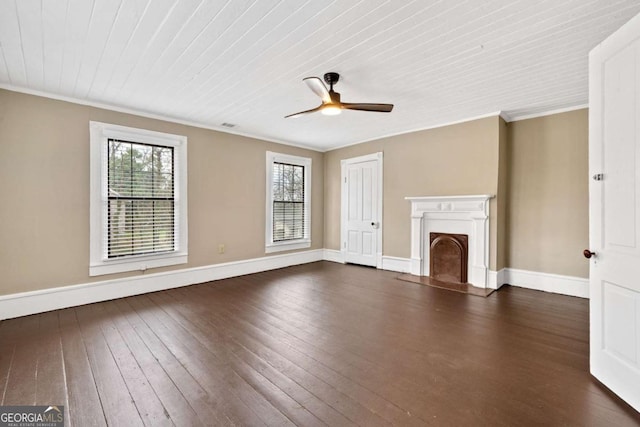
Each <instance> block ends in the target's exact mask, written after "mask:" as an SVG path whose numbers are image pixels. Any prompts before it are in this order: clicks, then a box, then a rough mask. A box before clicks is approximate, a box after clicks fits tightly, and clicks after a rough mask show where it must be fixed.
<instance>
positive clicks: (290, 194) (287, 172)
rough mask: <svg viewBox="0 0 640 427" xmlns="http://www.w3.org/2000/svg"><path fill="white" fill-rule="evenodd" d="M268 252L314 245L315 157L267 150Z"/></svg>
mask: <svg viewBox="0 0 640 427" xmlns="http://www.w3.org/2000/svg"><path fill="white" fill-rule="evenodd" d="M266 213H267V215H266V217H267V223H266V236H265V237H266V252H267V253H270V252H278V251H286V250H291V249H303V248H308V247H310V246H311V238H310V236H311V232H310V226H311V159H309V158H306V157H297V156H289V155H285V154H278V153H272V152H270V151H269V152H267V212H266Z"/></svg>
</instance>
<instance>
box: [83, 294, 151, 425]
mask: <svg viewBox="0 0 640 427" xmlns="http://www.w3.org/2000/svg"><path fill="white" fill-rule="evenodd" d="M96 311H101V309H100V305H98V304H92V305H88V306H82V307H78V308H76V309H75V312H76V316H77V318H78V324H79V325H80V332H81V334H82V339H83V341H84V342H85V348H86V351H87V356H88V359H89V364H90V366H91V371H92V372H93V377H94V379H95V383H96V388H97V390H98V394H99V395H100V401H101V402H102V407H103V410H104V416H105V418H106V420H107V424H109V425H122V426H125V425H127V426H142V425H144V422H143V420H142V415H144V414H140V413H139V412H138V409H137V408H136V405H135V402H134V400H133V396H131V392H130V391H129V389H128V388H127V385H126V383H125V381H124V379H123V377H122V374H121V373H120V368H119V366H118V361H117V360H115V359H114V357H113V355H112V354H111V351H110V349H109V346H108V344H107V342H106V341H105V338H104V336H103V335H102V332H101V331H100V316H97V315H96Z"/></svg>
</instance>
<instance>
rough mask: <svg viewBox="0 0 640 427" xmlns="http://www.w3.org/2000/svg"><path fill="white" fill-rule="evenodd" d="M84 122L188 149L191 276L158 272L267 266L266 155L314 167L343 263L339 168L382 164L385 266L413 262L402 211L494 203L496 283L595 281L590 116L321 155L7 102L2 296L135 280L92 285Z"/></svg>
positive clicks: (480, 127)
mask: <svg viewBox="0 0 640 427" xmlns="http://www.w3.org/2000/svg"><path fill="white" fill-rule="evenodd" d="M90 120H95V121H102V122H107V123H114V124H120V125H125V126H133V127H139V128H145V129H150V130H156V131H160V132H169V133H175V134H181V135H186V136H187V137H188V139H189V143H188V144H189V145H188V161H189V163H188V168H189V264H187V265H181V266H176V267H171V268H163V269H157V270H153V271H154V272H155V271H163V270H168V269H180V268H186V267H196V266H203V265H211V264H216V263H221V262H228V261H235V260H241V259H248V258H255V257H262V256H265V253H264V227H265V224H264V222H265V221H264V211H265V209H264V204H265V194H264V193H265V190H264V177H265V170H264V168H265V152H266V151H267V150H270V151H277V152H283V153H290V154H296V155H303V156H310V157H312V158H313V190H312V249H319V248H322V247H326V248H328V249H339V248H340V160H342V159H346V158H351V157H356V156H360V155H364V154H370V153H374V152H378V151H382V152H384V211H383V215H384V233H383V254H384V255H387V256H397V257H404V258H408V257H409V256H410V248H409V239H410V221H409V215H410V205H409V203H408V202H407V201H406V200H404V197H406V196H425V195H463V194H495V195H497V197H496V198H494V199H493V200H492V202H491V228H492V235H491V247H492V251H491V254H490V259H491V260H490V261H491V262H490V268H491V269H492V270H496V269H498V270H499V269H501V268H503V267H510V268H516V269H524V270H531V271H538V272H545V273H555V274H563V275H569V276H578V277H588V263H587V262H586V261H585V260H584V259H583V258H582V256H581V251H582V249H584V248H586V247H587V244H588V215H587V211H588V180H587V156H588V134H587V133H588V122H587V111H586V110H580V111H574V112H569V113H563V114H557V115H551V116H546V117H541V118H536V119H530V120H523V121H518V122H512V123H509V124H506V123H505V122H504V121H503V120H502V119H501V118H499V117H490V118H486V119H481V120H475V121H471V122H466V123H461V124H457V125H452V126H446V127H442V128H437V129H431V130H425V131H419V132H414V133H410V134H405V135H399V136H395V137H390V138H384V139H380V140H377V141H372V142H368V143H364V144H358V145H354V146H351V147H346V148H343V149H339V150H334V151H330V152H328V153H324V154H322V153H317V152H313V151H309V150H303V149H298V148H294V147H289V146H285V145H279V144H274V143H269V142H265V141H261V140H257V139H251V138H245V137H241V136H234V135H230V134H226V133H220V132H215V131H211V130H205V129H200V128H195V127H190V126H183V125H179V124H175V123H169V122H165V121H160V120H153V119H147V118H143V117H139V116H134V115H130V114H123V113H117V112H113V111H108V110H102V109H97V108H92V107H87V106H81V105H77V104H71V103H66V102H61V101H55V100H51V99H46V98H40V97H35V96H30V95H24V94H19V93H15V92H9V91H4V90H0V147H1V148H2V150H1V151H0V194H1V195H2V203H0V241H1V242H2V245H0V275H1V277H2V281H0V295H3V294H9V293H15V292H25V291H31V290H38V289H44V288H48V287H57V286H65V285H72V284H78V283H86V282H90V281H96V280H105V279H110V278H115V277H123V276H128V275H136V274H139V273H123V274H117V275H108V276H99V277H94V278H91V277H89V276H88V262H89V121H90ZM220 243H224V244H225V245H226V253H225V254H223V255H219V254H218V253H217V247H218V244H220Z"/></svg>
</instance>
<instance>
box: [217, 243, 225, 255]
mask: <svg viewBox="0 0 640 427" xmlns="http://www.w3.org/2000/svg"><path fill="white" fill-rule="evenodd" d="M218 253H219V254H223V253H224V243H220V244H219V245H218Z"/></svg>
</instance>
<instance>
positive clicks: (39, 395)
mask: <svg viewBox="0 0 640 427" xmlns="http://www.w3.org/2000/svg"><path fill="white" fill-rule="evenodd" d="M38 317H39V318H40V331H39V332H40V333H39V337H38V343H39V350H38V371H37V373H36V403H35V404H36V405H44V406H64V412H65V413H64V416H65V418H66V419H69V401H68V398H67V396H68V393H67V385H66V380H65V370H64V360H63V354H62V341H61V338H60V329H59V323H58V312H56V311H53V312H48V313H43V314H41V315H40V316H38Z"/></svg>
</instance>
